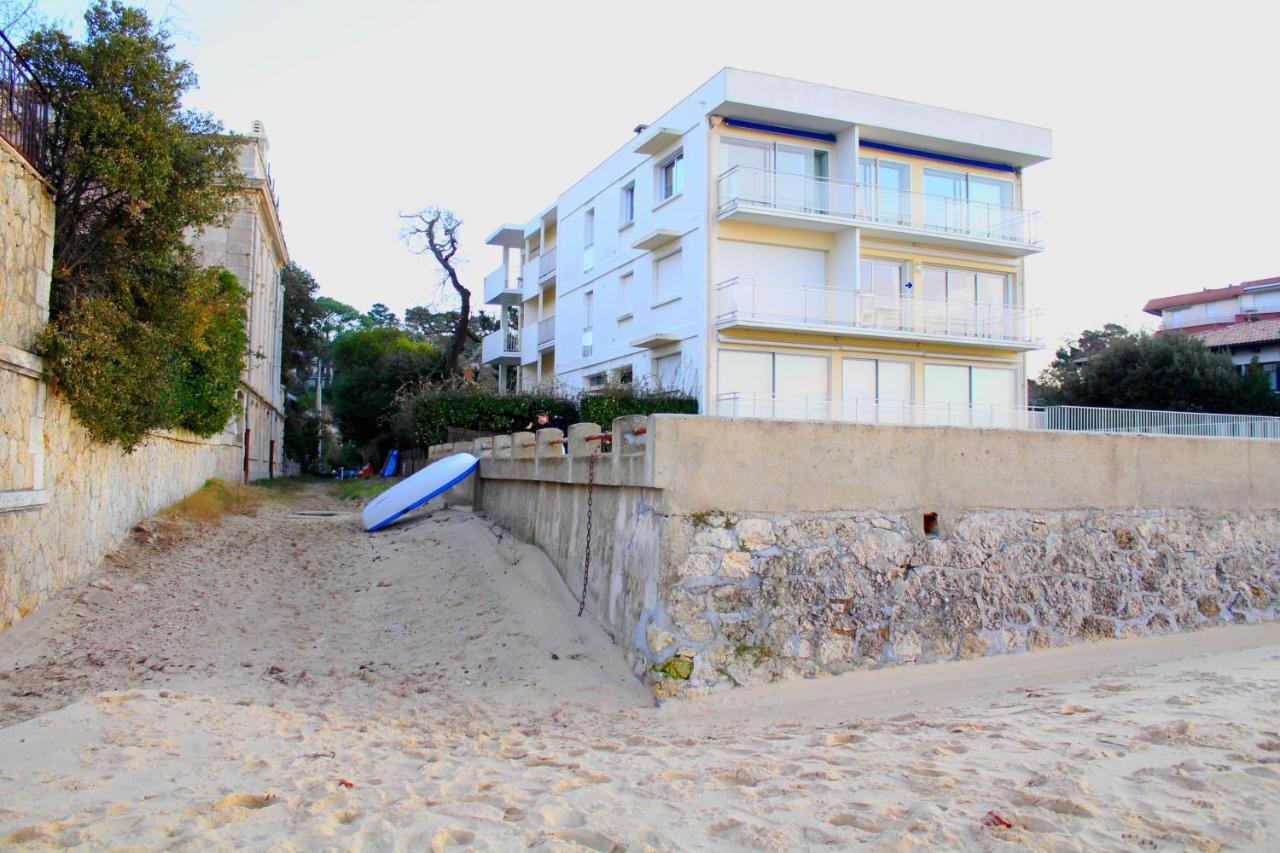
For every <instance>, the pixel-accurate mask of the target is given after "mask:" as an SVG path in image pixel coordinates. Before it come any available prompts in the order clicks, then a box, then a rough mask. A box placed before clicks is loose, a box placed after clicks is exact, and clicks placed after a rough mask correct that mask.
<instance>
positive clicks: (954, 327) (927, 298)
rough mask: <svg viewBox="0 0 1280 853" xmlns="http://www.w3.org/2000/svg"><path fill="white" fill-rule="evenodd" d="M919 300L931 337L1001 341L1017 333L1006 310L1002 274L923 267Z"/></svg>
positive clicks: (1006, 288) (1006, 292) (1006, 282)
mask: <svg viewBox="0 0 1280 853" xmlns="http://www.w3.org/2000/svg"><path fill="white" fill-rule="evenodd" d="M918 298H919V299H920V300H921V301H922V306H921V312H920V314H921V318H922V321H923V323H924V331H926V332H928V333H930V334H945V335H956V336H961V337H980V338H1001V337H1007V336H1009V335H1013V334H1015V333H1017V332H1018V330H1017V329H1015V328H1014V315H1013V313H1012V312H1010V311H1008V310H1007V309H1008V307H1009V306H1010V304H1011V302H1012V299H1011V294H1010V287H1009V277H1008V276H1007V275H1004V274H1003V273H991V272H977V271H974V270H959V269H946V268H942V267H925V268H924V270H923V273H922V278H921V280H920V290H919V293H918Z"/></svg>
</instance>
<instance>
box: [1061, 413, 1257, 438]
mask: <svg viewBox="0 0 1280 853" xmlns="http://www.w3.org/2000/svg"><path fill="white" fill-rule="evenodd" d="M1045 418H1046V423H1045V429H1055V430H1071V431H1078V432H1123V433H1140V434H1142V435H1195V436H1211V437H1218V438H1280V418H1276V417H1268V416H1266V415H1219V414H1210V413H1207V412H1167V411H1160V410H1156V409H1106V408H1094V407H1091V406H1047V407H1046V408H1045Z"/></svg>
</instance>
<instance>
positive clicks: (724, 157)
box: [720, 138, 831, 213]
mask: <svg viewBox="0 0 1280 853" xmlns="http://www.w3.org/2000/svg"><path fill="white" fill-rule="evenodd" d="M735 166H736V167H739V168H737V169H736V170H734V167H735ZM720 170H721V174H722V175H724V177H723V178H722V179H721V183H720V187H721V189H720V192H721V199H720V203H721V204H722V205H723V204H725V203H726V202H728V201H735V200H736V201H742V202H746V203H749V204H758V205H762V206H766V207H776V208H778V209H780V210H793V211H800V212H805V213H827V212H829V211H830V204H831V203H830V198H829V191H830V187H829V185H828V181H827V176H828V171H827V170H828V154H827V152H826V151H824V150H822V149H820V148H805V147H803V146H799V145H787V144H784V143H781V142H761V141H758V140H754V139H732V138H725V139H721V140H720ZM730 170H734V171H732V173H731V174H725V173H726V172H730Z"/></svg>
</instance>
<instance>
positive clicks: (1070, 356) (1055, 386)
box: [1040, 325, 1240, 412]
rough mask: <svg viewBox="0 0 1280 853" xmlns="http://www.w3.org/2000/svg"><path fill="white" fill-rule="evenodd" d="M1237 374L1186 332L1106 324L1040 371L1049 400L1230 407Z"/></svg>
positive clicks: (1126, 405)
mask: <svg viewBox="0 0 1280 853" xmlns="http://www.w3.org/2000/svg"><path fill="white" fill-rule="evenodd" d="M1239 381H1240V380H1239V375H1238V374H1237V372H1236V370H1235V367H1234V366H1233V365H1232V364H1231V359H1230V357H1228V356H1227V355H1225V354H1223V353H1216V352H1213V351H1211V350H1209V349H1208V348H1206V347H1205V345H1204V343H1203V342H1202V341H1201V340H1200V339H1199V338H1196V337H1193V336H1191V335H1183V334H1163V335H1148V334H1138V335H1135V334H1132V333H1130V332H1128V331H1127V330H1125V329H1124V328H1123V327H1120V326H1114V325H1108V326H1106V327H1104V328H1103V329H1101V330H1096V331H1090V332H1086V333H1084V334H1083V335H1081V336H1080V339H1079V340H1078V341H1076V342H1075V343H1073V344H1069V345H1068V346H1066V347H1063V348H1062V349H1060V350H1058V355H1057V358H1056V359H1055V360H1054V363H1053V364H1051V365H1050V366H1049V367H1048V368H1046V369H1045V371H1044V372H1043V373H1041V375H1040V384H1041V386H1042V388H1043V396H1044V400H1043V401H1044V402H1046V403H1048V404H1051V405H1075V406H1106V407H1116V408H1122V409H1165V410H1172V411H1183V412H1230V411H1233V410H1234V409H1235V398H1236V394H1237V387H1238V385H1239Z"/></svg>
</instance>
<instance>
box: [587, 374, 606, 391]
mask: <svg viewBox="0 0 1280 853" xmlns="http://www.w3.org/2000/svg"><path fill="white" fill-rule="evenodd" d="M604 382H605V377H604V374H603V373H593V374H591V375H590V376H588V377H587V387H588V388H603V387H604Z"/></svg>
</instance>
